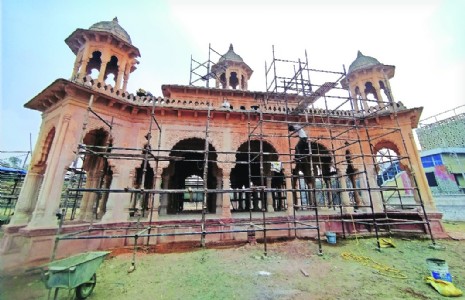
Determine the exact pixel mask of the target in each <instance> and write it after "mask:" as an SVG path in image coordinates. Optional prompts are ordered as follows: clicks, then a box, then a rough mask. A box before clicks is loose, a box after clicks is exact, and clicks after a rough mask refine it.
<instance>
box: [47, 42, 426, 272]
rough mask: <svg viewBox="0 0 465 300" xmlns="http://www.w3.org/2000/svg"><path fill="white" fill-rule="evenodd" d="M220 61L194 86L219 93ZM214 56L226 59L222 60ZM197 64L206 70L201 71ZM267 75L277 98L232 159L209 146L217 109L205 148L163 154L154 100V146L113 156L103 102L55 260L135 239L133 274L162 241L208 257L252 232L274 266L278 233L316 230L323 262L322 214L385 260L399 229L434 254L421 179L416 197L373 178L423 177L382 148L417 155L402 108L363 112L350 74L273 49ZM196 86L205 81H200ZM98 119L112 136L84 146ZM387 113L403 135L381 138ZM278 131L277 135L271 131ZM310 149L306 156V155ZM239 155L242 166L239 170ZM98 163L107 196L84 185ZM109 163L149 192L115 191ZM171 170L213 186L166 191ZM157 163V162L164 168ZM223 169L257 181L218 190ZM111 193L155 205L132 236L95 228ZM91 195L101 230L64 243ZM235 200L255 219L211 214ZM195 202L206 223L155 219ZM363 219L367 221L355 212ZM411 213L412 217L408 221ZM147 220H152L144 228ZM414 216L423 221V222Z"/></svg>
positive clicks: (72, 184)
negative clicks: (163, 210)
mask: <svg viewBox="0 0 465 300" xmlns="http://www.w3.org/2000/svg"><path fill="white" fill-rule="evenodd" d="M211 51H214V50H213V49H212V48H211V47H210V46H209V59H208V61H207V62H205V63H198V62H196V61H194V60H192V59H191V78H190V82H189V83H190V84H191V85H192V84H194V83H195V82H196V81H198V80H204V81H206V86H207V88H208V87H209V85H208V81H209V79H210V78H212V77H210V76H213V75H212V74H210V63H211V60H210V59H211V58H210V52H211ZM214 53H216V54H218V52H216V51H214ZM218 55H219V54H218ZM220 56H221V55H220ZM193 62H195V63H196V64H197V65H196V66H193ZM278 64H280V65H290V66H291V67H290V69H291V70H292V71H291V73H290V74H291V75H290V76H282V75H280V74H279V72H278V69H279V67H278ZM199 68H206V71H207V72H206V73H205V74H206V75H205V74H204V73H201V72H200V71H198V69H199ZM265 69H266V78H267V80H266V92H265V97H263V99H257V101H258V102H259V103H257V106H256V107H255V109H250V110H242V111H241V113H242V114H243V115H245V116H246V117H245V118H244V120H246V122H247V131H248V136H247V145H246V148H245V146H244V148H241V149H237V150H235V151H230V152H224V151H217V149H213V148H212V146H211V145H210V143H209V140H210V130H211V126H212V125H211V113H212V110H213V109H214V108H213V107H212V105H211V103H207V105H208V108H207V109H206V111H203V113H206V117H205V132H204V136H205V139H204V145H203V148H201V147H199V148H198V149H196V148H194V147H191V148H183V149H174V148H173V149H162V148H161V137H162V133H163V130H162V126H161V125H160V124H159V123H158V121H157V118H156V117H155V114H156V108H157V103H158V101H155V99H154V98H152V100H151V101H152V108H151V113H150V123H149V129H148V133H147V135H146V140H147V143H146V144H145V146H144V147H142V148H128V147H117V146H116V145H113V142H112V140H111V130H112V127H113V121H110V122H108V121H106V120H104V119H103V118H102V117H100V116H99V115H98V114H97V113H96V112H95V111H94V110H93V108H92V106H93V96H91V98H90V100H89V103H88V108H87V111H88V112H87V116H86V118H85V121H84V123H83V128H82V134H81V137H80V139H79V146H78V149H77V150H76V157H75V160H74V163H73V165H72V166H71V167H70V168H69V173H68V176H69V180H68V182H69V183H68V184H67V186H66V187H65V193H64V194H65V195H66V196H65V197H64V198H65V199H64V201H62V203H61V221H60V226H59V228H58V231H57V237H56V242H55V245H54V249H53V254H52V259H54V257H55V255H56V250H57V245H58V243H59V241H62V240H76V239H82V240H86V239H133V240H134V241H133V246H134V247H133V254H134V255H133V260H132V266H133V267H135V253H136V251H137V249H138V247H141V246H145V247H150V246H151V242H150V239H151V238H158V237H167V236H199V239H200V241H199V244H200V246H202V247H205V246H206V245H207V236H208V235H219V234H234V233H247V237H248V240H249V241H250V242H252V241H254V240H255V237H256V233H260V234H262V237H263V238H262V241H263V245H264V252H265V255H266V253H267V241H268V240H269V237H267V233H269V232H272V231H288V232H292V233H293V234H292V235H291V234H289V236H288V237H293V238H298V237H299V234H298V232H299V231H302V230H316V240H317V242H318V254H322V253H323V252H322V247H321V232H320V231H321V228H320V226H321V222H322V220H321V217H322V214H323V215H324V216H325V218H336V219H337V222H340V224H341V229H342V234H343V236H344V237H346V236H347V235H348V234H350V233H354V232H358V233H365V234H369V233H370V232H373V231H374V234H375V236H376V238H377V241H378V249H379V248H380V243H379V238H380V234H382V233H386V234H392V233H394V232H395V231H396V230H403V229H402V228H401V227H402V226H403V225H415V224H421V225H423V226H424V228H425V230H423V231H422V232H421V233H427V234H429V236H430V238H431V240H432V242H433V243H434V238H433V235H432V231H431V228H430V223H429V220H428V216H427V214H426V211H425V207H424V203H423V200H422V197H421V193H420V191H419V190H418V188H417V184H416V179H415V174H414V173H411V174H410V179H411V186H409V187H404V186H401V185H400V184H399V182H398V180H399V179H398V178H397V177H396V176H394V177H393V178H392V179H393V180H391V181H390V185H389V186H386V185H377V184H376V178H373V176H375V177H376V175H377V174H376V175H375V174H371V173H370V171H369V170H371V169H376V168H380V167H386V168H387V167H389V166H393V165H396V164H398V165H401V166H403V167H406V168H407V169H409V170H412V162H411V161H410V158H409V157H408V156H401V155H400V153H397V155H392V154H389V153H388V154H386V153H381V154H378V153H375V152H376V149H374V148H373V143H375V142H376V141H379V140H381V139H383V138H385V137H386V136H389V137H392V138H395V139H397V140H400V141H402V143H401V145H402V147H403V149H402V150H403V151H402V153H407V151H406V144H405V140H404V139H405V137H404V134H403V132H402V131H401V129H400V125H399V123H398V120H397V113H398V108H397V106H396V105H393V104H392V103H391V102H386V103H384V106H385V107H387V108H388V109H387V110H385V111H381V112H380V111H375V110H372V111H364V110H360V111H355V110H354V107H353V103H352V99H351V97H350V96H348V95H347V91H346V90H344V89H343V88H342V87H341V86H340V82H341V80H342V79H343V78H344V77H345V76H346V73H345V71H342V72H334V71H324V70H317V69H312V68H310V67H309V64H308V58H307V54H306V53H305V59H303V60H301V59H297V60H283V59H277V58H276V57H275V50H274V47H273V58H272V62H271V64H269V65H267V64H265ZM202 74H203V75H202ZM194 75H195V76H198V78H197V79H194V78H193V76H194ZM205 76H207V77H205ZM310 77H311V80H310ZM363 100H366V101H373V100H370V99H363ZM273 103H278V104H283V105H284V112H285V113H284V114H281V113H280V114H279V116H277V114H274V113H273V112H274V110H273V108H272V106H273ZM91 114H92V115H94V116H95V117H97V119H99V120H100V121H102V122H103V123H104V124H105V125H106V126H107V127H108V129H109V132H108V133H107V135H106V136H105V139H104V141H103V143H101V145H95V144H92V143H90V144H86V143H85V142H84V139H85V134H86V130H87V129H86V128H87V122H88V118H89V115H91ZM382 114H391V115H392V116H394V119H395V120H396V122H395V124H394V125H393V126H392V127H391V128H386V127H385V126H384V127H382V129H383V130H382V131H381V130H376V129H380V128H381V126H379V125H378V124H377V123H376V118H377V117H378V116H380V115H382ZM270 126H271V127H270ZM269 128H274V129H273V130H269ZM304 129H305V130H306V131H307V132H309V133H308V136H306V137H303V136H302V132H301V131H300V130H304ZM378 132H380V133H378ZM154 137H156V140H157V141H158V145H157V147H156V148H155V149H153V148H152V140H153V138H154ZM267 138H279V139H282V141H284V142H285V143H286V144H287V145H288V151H286V152H284V153H279V152H277V151H275V150H274V149H271V148H270V145H269V144H268V143H267V142H266V141H267ZM299 143H300V144H299ZM298 145H301V146H302V147H303V148H298V147H299V146H298ZM302 149H304V151H302ZM367 149H369V150H368V151H367ZM397 150H399V149H397ZM220 154H221V155H223V154H225V155H223V156H222V157H229V158H227V159H219V158H218V155H220ZM233 156H235V157H236V159H230V158H231V157H233ZM92 157H94V158H98V159H101V165H100V166H101V170H102V172H101V174H100V176H101V178H100V181H99V182H98V184H95V186H92V187H90V186H89V185H87V186H84V183H85V182H86V180H89V178H87V179H86V178H85V175H86V174H88V172H86V170H85V166H86V160H89V159H90V158H92ZM278 157H279V162H280V163H281V164H282V166H283V169H286V170H288V171H287V172H286V173H285V175H283V176H284V177H283V179H282V180H283V181H282V182H280V183H281V185H280V186H274V185H273V184H270V182H269V179H270V178H271V176H270V174H265V168H268V167H269V164H270V163H271V162H273V161H278V159H277V158H278ZM108 159H112V160H117V159H120V160H138V161H141V170H140V172H141V173H140V177H141V178H140V185H139V186H138V187H132V188H130V187H118V188H111V186H110V185H109V183H108V179H106V178H105V177H106V176H107V175H108V174H111V168H110V166H109V164H108ZM160 161H169V162H170V163H171V162H172V163H177V162H185V163H192V164H195V165H196V166H197V167H198V168H199V170H201V175H202V176H198V177H199V178H201V180H200V179H198V181H199V182H201V183H202V187H199V186H200V185H198V186H195V188H191V187H186V188H183V187H182V185H183V184H179V185H178V187H175V188H172V187H170V186H162V185H161V183H160V182H158V180H160V178H161V175H162V174H158V172H159V171H160V170H159V162H160ZM150 163H154V167H153V168H152V167H151V166H150ZM216 163H223V164H230V165H231V166H234V167H237V168H239V169H241V170H243V171H244V172H246V173H247V175H248V176H247V177H248V182H247V183H244V184H243V185H242V186H241V185H240V184H239V185H238V186H231V187H230V188H223V187H221V188H220V187H219V185H218V184H217V185H216V186H215V185H214V183H213V182H211V181H212V176H210V175H209V172H212V170H211V167H212V166H213V164H216ZM149 168H152V171H150V172H153V175H150V176H151V177H152V179H153V180H151V181H150V184H149V185H150V186H145V183H146V177H147V176H149V175H148V174H149ZM231 169H234V168H231ZM277 171H279V170H277ZM232 172H233V171H232ZM199 174H200V172H199ZM283 174H284V173H283ZM395 175H397V174H395ZM267 177H268V178H267ZM267 179H268V180H267ZM271 180H273V179H272V178H271ZM235 184H236V183H235ZM110 193H127V194H131V199H134V202H136V201H137V199H146V202H144V203H145V204H144V205H141V207H140V208H138V207H137V206H134V207H131V209H132V210H131V211H130V212H128V213H131V214H132V217H134V219H132V222H131V225H130V226H126V227H121V228H115V227H111V228H108V227H105V226H104V225H102V224H94V222H93V220H94V219H95V218H99V217H101V214H102V209H103V206H102V205H101V204H102V203H103V202H105V201H106V199H107V197H108V195H109V194H110ZM409 193H413V196H414V198H415V201H413V202H412V201H408V203H405V202H404V200H403V198H404V195H406V194H409ZM85 194H93V195H94V196H92V197H88V199H90V200H91V201H92V209H93V213H92V219H91V221H90V225H89V227H88V228H87V229H83V230H80V231H77V232H73V233H67V234H63V235H62V234H61V232H62V229H63V224H64V221H65V220H73V219H75V215H76V211H77V208H78V207H79V206H80V203H79V202H80V200H81V199H82V197H83V195H85ZM225 194H229V195H230V197H231V203H230V204H229V205H230V206H231V210H232V211H233V213H235V212H236V211H237V212H238V213H240V212H243V213H248V217H244V216H241V217H237V218H233V219H232V220H231V221H229V223H225V222H223V221H221V220H216V219H213V218H209V217H208V215H209V213H210V212H211V210H212V209H211V206H212V204H211V203H212V202H213V203H215V202H214V201H213V200H212V199H217V198H218V197H221V198H223V196H224V195H225ZM186 195H187V199H188V202H189V203H192V202H194V199H195V201H199V200H198V199H201V210H200V214H199V212H198V210H196V207H197V206H195V209H193V210H192V212H196V213H197V214H195V215H194V217H196V218H198V219H196V220H195V221H192V220H182V219H178V220H176V221H173V220H163V222H160V221H154V218H153V217H154V214H157V213H159V211H158V209H159V207H158V205H157V201H161V200H160V199H161V197H172V199H173V201H171V202H172V203H174V204H171V205H172V206H173V207H171V208H169V209H171V210H172V212H174V213H175V214H176V213H181V212H183V211H182V210H181V208H180V207H183V208H184V202H185V200H186V198H185V196H186ZM375 198H380V199H381V200H382V201H381V202H382V210H381V211H378V210H377V208H376V207H375ZM410 198H411V197H410ZM270 199H271V200H270ZM178 202H179V203H180V204H179V203H178ZM199 202H200V201H199ZM196 204H197V203H196ZM213 205H214V204H213ZM393 207H394V209H392V208H393ZM68 209H70V212H68ZM271 209H273V210H274V211H276V212H279V211H283V210H288V211H289V209H290V211H291V212H292V214H291V215H286V216H285V217H282V218H279V219H277V218H272V216H271V217H270V213H271V211H270V210H271ZM354 210H358V211H359V212H363V213H354ZM405 210H408V212H409V213H405ZM186 213H189V212H186ZM146 214H147V215H146ZM147 216H148V218H147V219H144V220H143V219H142V218H143V217H144V218H145V217H147ZM409 216H410V217H412V216H413V219H412V218H409ZM112 230H120V231H121V232H123V233H120V234H109V233H108V232H110V231H112ZM141 240H142V242H141Z"/></svg>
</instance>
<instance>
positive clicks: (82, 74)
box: [79, 57, 89, 78]
mask: <svg viewBox="0 0 465 300" xmlns="http://www.w3.org/2000/svg"><path fill="white" fill-rule="evenodd" d="M88 64H89V58H87V57H85V58H84V57H83V58H82V61H81V68H80V69H79V78H84V77H86V76H87V65H88Z"/></svg>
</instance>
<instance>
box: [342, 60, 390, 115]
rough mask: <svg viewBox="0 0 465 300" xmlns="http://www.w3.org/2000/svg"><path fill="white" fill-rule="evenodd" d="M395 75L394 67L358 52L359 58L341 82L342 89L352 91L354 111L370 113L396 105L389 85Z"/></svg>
mask: <svg viewBox="0 0 465 300" xmlns="http://www.w3.org/2000/svg"><path fill="white" fill-rule="evenodd" d="M394 73H395V67H394V66H391V65H384V64H382V63H380V62H379V60H377V59H376V58H374V57H371V56H366V55H363V54H362V52H360V51H358V53H357V58H356V59H355V60H354V61H353V62H352V63H351V64H350V66H349V70H348V72H347V75H346V77H345V78H343V79H342V81H341V84H342V87H343V88H345V89H347V90H349V91H350V95H351V97H352V104H353V109H354V110H355V111H361V110H364V111H368V110H369V109H370V108H372V107H376V110H379V109H383V108H384V107H386V106H388V105H390V104H392V103H394V98H393V96H392V91H391V86H390V84H389V79H391V78H392V77H394ZM381 91H383V92H384V93H383V94H384V97H383V95H382V93H381Z"/></svg>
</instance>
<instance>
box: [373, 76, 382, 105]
mask: <svg viewBox="0 0 465 300" xmlns="http://www.w3.org/2000/svg"><path fill="white" fill-rule="evenodd" d="M373 87H374V88H375V93H376V95H375V98H376V99H377V100H378V105H379V107H380V108H384V102H383V96H382V95H381V87H380V86H379V82H378V81H375V82H373Z"/></svg>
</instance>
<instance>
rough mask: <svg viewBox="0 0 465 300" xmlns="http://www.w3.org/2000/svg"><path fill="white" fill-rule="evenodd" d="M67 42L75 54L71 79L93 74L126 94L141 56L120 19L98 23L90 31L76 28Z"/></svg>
mask: <svg viewBox="0 0 465 300" xmlns="http://www.w3.org/2000/svg"><path fill="white" fill-rule="evenodd" d="M65 42H66V44H67V45H68V46H69V48H70V49H71V51H73V53H74V54H76V60H75V63H74V68H73V73H72V77H71V80H77V81H79V80H82V79H83V78H84V77H86V76H88V75H90V76H92V77H93V78H94V79H95V80H98V81H99V82H102V83H104V84H109V85H112V86H113V87H114V88H115V90H123V91H126V88H127V84H128V80H129V74H130V73H131V72H133V71H134V70H136V64H138V63H139V61H138V60H137V58H139V57H140V53H139V49H137V48H136V47H134V46H133V45H132V42H131V37H130V36H129V34H128V33H127V32H126V30H124V28H123V27H121V25H119V22H118V19H117V18H114V19H113V20H112V21H102V22H98V23H95V24H94V25H92V26H90V27H89V29H76V30H75V31H74V32H73V33H72V34H71V35H70V36H69V37H68V38H67V39H66V40H65Z"/></svg>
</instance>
